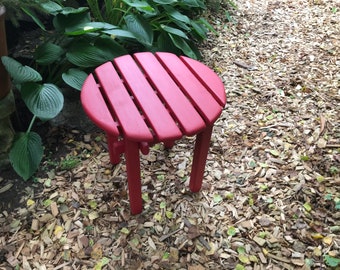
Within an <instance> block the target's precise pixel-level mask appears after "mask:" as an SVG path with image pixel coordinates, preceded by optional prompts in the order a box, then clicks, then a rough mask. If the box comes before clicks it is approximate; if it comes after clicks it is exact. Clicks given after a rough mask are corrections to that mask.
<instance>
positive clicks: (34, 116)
mask: <svg viewBox="0 0 340 270" xmlns="http://www.w3.org/2000/svg"><path fill="white" fill-rule="evenodd" d="M36 118H37V116H36V115H35V114H34V115H33V118H32V120H31V123H30V125H29V127H28V129H27V131H26V134H28V133H30V132H31V129H32V126H33V124H34V122H35V119H36Z"/></svg>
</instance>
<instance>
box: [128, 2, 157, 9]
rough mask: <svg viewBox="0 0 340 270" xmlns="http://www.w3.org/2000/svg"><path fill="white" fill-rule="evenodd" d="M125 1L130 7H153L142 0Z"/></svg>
mask: <svg viewBox="0 0 340 270" xmlns="http://www.w3.org/2000/svg"><path fill="white" fill-rule="evenodd" d="M123 2H124V3H125V4H127V5H129V6H130V7H135V8H146V9H153V8H152V7H151V6H150V5H149V3H148V2H146V1H141V0H123Z"/></svg>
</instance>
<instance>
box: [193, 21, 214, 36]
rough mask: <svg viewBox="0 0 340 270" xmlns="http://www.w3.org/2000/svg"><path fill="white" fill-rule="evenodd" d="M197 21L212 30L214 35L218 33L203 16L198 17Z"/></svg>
mask: <svg viewBox="0 0 340 270" xmlns="http://www.w3.org/2000/svg"><path fill="white" fill-rule="evenodd" d="M196 22H197V23H199V24H201V25H203V26H205V27H206V28H207V29H208V30H210V31H211V32H213V33H214V34H215V35H218V33H217V32H216V30H215V29H214V28H213V27H212V26H211V24H210V23H208V21H207V20H206V19H204V18H200V19H199V20H197V21H196Z"/></svg>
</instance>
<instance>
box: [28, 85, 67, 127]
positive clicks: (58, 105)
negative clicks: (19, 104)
mask: <svg viewBox="0 0 340 270" xmlns="http://www.w3.org/2000/svg"><path fill="white" fill-rule="evenodd" d="M21 95H22V99H23V100H24V102H25V104H26V106H27V107H28V109H29V110H30V111H31V112H32V113H33V114H35V115H36V116H37V117H39V118H40V119H42V120H49V119H52V118H54V117H56V116H57V114H58V113H59V112H60V111H61V109H62V108H63V105H64V96H63V94H62V93H61V92H60V90H59V89H58V87H57V86H55V85H54V84H48V83H45V84H43V85H41V84H37V83H26V84H24V85H23V86H22V89H21Z"/></svg>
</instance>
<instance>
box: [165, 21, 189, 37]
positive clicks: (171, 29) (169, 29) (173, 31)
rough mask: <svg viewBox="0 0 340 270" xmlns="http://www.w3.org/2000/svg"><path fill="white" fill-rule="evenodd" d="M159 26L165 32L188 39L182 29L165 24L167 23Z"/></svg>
mask: <svg viewBox="0 0 340 270" xmlns="http://www.w3.org/2000/svg"><path fill="white" fill-rule="evenodd" d="M161 27H162V29H163V30H164V31H166V32H168V33H170V34H172V35H176V36H179V37H181V38H185V39H189V38H188V36H187V35H186V34H185V33H184V32H183V31H182V30H179V29H177V28H174V27H170V26H167V25H164V24H162V25H161Z"/></svg>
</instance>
